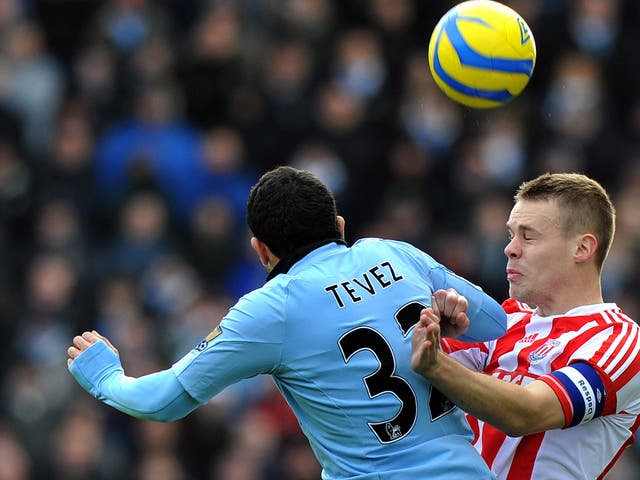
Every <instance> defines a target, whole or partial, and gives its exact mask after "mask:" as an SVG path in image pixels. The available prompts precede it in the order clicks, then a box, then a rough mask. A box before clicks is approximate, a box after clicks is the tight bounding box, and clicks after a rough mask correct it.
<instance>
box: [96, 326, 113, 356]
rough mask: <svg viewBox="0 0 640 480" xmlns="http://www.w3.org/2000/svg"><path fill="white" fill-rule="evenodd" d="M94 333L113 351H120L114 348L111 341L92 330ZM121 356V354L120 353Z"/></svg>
mask: <svg viewBox="0 0 640 480" xmlns="http://www.w3.org/2000/svg"><path fill="white" fill-rule="evenodd" d="M92 333H93V334H94V335H95V336H96V337H98V338H99V339H100V340H102V341H103V342H104V343H106V344H107V346H108V347H109V348H110V349H111V350H113V351H114V352H116V353H118V349H117V348H116V347H114V346H113V344H112V343H111V342H110V341H109V339H108V338H107V337H105V336H103V335H101V334H99V333H98V332H96V331H95V330H92ZM118 354H119V353H118Z"/></svg>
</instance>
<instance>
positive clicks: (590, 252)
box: [573, 233, 598, 263]
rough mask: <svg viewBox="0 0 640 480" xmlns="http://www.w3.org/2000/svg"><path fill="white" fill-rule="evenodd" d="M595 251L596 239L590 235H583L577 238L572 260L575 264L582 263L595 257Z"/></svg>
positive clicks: (596, 247)
mask: <svg viewBox="0 0 640 480" xmlns="http://www.w3.org/2000/svg"><path fill="white" fill-rule="evenodd" d="M597 249H598V239H597V238H596V237H595V235H592V234H591V233H585V234H584V235H580V238H578V242H577V243H576V251H575V254H574V257H573V258H574V259H575V261H576V262H577V263H584V262H586V261H587V260H589V259H590V258H593V257H594V256H595V254H596V251H597Z"/></svg>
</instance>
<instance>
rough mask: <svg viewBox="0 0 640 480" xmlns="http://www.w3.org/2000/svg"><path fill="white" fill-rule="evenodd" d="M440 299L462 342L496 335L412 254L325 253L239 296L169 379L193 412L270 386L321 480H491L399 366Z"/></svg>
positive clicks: (384, 244) (364, 245) (498, 320)
mask: <svg viewBox="0 0 640 480" xmlns="http://www.w3.org/2000/svg"><path fill="white" fill-rule="evenodd" d="M441 288H442V289H447V288H455V289H456V290H457V291H458V292H459V293H461V294H462V295H464V296H465V297H466V298H467V299H468V301H469V310H468V312H467V313H468V316H469V318H470V320H471V325H470V327H469V329H468V331H467V334H466V337H467V339H469V340H474V341H484V340H489V339H493V338H496V337H498V336H500V335H502V334H503V333H504V331H505V325H506V317H505V314H504V312H503V310H502V308H501V307H500V305H499V304H498V303H497V302H495V301H494V300H492V299H491V298H490V297H489V296H487V295H486V294H484V293H482V291H481V290H480V289H479V288H478V287H476V286H474V285H472V284H470V283H469V282H467V281H465V280H463V279H461V278H460V277H458V276H456V275H455V274H453V273H452V272H450V271H449V270H447V269H446V268H445V267H444V266H442V265H441V264H439V263H437V262H436V261H435V260H433V259H432V258H431V257H430V256H428V255H426V254H425V253H423V252H421V251H420V250H418V249H416V248H414V247H412V246H410V245H408V244H406V243H402V242H397V241H390V240H380V239H364V240H360V241H358V242H356V243H355V244H354V245H353V246H352V247H347V246H346V245H342V244H338V243H335V242H332V243H329V244H326V245H323V246H321V247H319V248H317V249H315V250H313V251H311V252H310V253H308V254H307V255H306V256H304V257H303V258H302V259H300V260H299V261H298V262H296V263H295V264H294V265H293V266H292V267H291V268H290V269H289V270H288V271H287V272H285V273H280V274H279V275H276V276H275V277H274V278H272V279H271V280H269V281H268V282H267V283H266V284H265V286H264V287H262V288H260V289H257V290H255V291H253V292H251V293H249V294H247V295H245V296H244V297H242V298H241V299H240V300H239V301H238V303H237V304H236V305H235V306H234V307H233V308H232V309H231V310H230V311H229V313H228V314H227V316H226V317H225V318H224V319H223V320H222V322H221V323H220V327H219V328H218V329H216V330H214V332H212V334H210V335H209V336H208V337H207V339H205V340H203V342H202V343H201V344H200V345H199V346H198V347H197V348H195V349H194V350H193V351H191V352H190V353H189V354H188V355H186V356H185V357H184V358H183V359H182V360H180V361H178V362H177V363H176V364H175V365H174V366H173V367H172V369H171V370H172V371H173V373H174V374H175V376H176V378H177V380H178V382H179V383H180V384H181V385H182V387H183V388H184V389H185V390H186V391H187V392H188V393H189V395H190V396H191V397H193V398H194V399H195V400H196V401H197V402H199V403H204V402H206V401H208V400H209V399H210V398H211V397H213V396H214V395H216V394H217V393H219V392H221V391H222V390H223V389H224V388H225V387H227V386H229V385H231V384H233V383H235V382H237V381H239V380H241V379H244V378H247V377H252V376H255V375H258V374H270V375H272V376H273V378H274V380H275V382H276V383H277V385H278V387H279V389H280V391H281V392H282V394H283V395H284V397H285V398H286V400H287V402H288V403H289V405H290V406H291V408H292V409H293V411H294V412H295V414H296V416H297V418H298V419H299V421H300V424H301V426H302V429H303V430H304V432H305V434H306V435H307V437H308V438H309V441H310V443H311V446H312V448H313V450H314V452H315V454H316V456H317V458H318V459H319V461H320V463H321V464H322V467H323V478H324V479H344V478H348V479H402V480H406V479H414V478H415V479H418V478H420V479H443V480H444V479H446V480H456V479H461V480H463V479H464V480H468V479H474V480H479V479H486V478H493V477H492V475H491V473H490V472H489V469H488V468H487V467H486V465H485V464H484V461H483V460H482V459H481V457H480V456H479V455H478V453H477V452H476V450H475V449H474V447H473V446H472V445H471V443H470V441H471V439H472V433H471V430H470V429H469V426H468V424H467V423H466V420H465V417H464V414H463V412H462V411H460V410H459V409H457V408H456V407H454V406H453V405H452V404H451V403H449V402H448V401H447V400H446V399H445V398H444V397H442V396H441V395H440V394H439V392H437V391H436V390H434V389H432V388H431V386H430V385H429V383H428V382H427V381H426V380H425V379H424V378H423V377H422V376H420V375H418V374H417V373H415V372H414V371H413V370H412V369H411V366H410V359H411V333H412V327H413V326H414V325H415V324H416V323H417V321H418V318H419V312H420V310H421V309H422V308H423V307H425V306H430V303H431V301H430V297H431V293H432V292H434V291H435V290H438V289H441ZM79 358H82V356H80V357H79Z"/></svg>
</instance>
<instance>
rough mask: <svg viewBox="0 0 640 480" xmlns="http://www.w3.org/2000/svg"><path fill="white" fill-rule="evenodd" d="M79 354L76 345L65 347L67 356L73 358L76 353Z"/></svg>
mask: <svg viewBox="0 0 640 480" xmlns="http://www.w3.org/2000/svg"><path fill="white" fill-rule="evenodd" d="M79 354H80V351H79V350H78V349H77V348H76V347H69V348H67V356H68V357H69V358H70V359H72V360H73V359H74V358H76V357H77V356H78V355H79Z"/></svg>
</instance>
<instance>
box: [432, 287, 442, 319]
mask: <svg viewBox="0 0 640 480" xmlns="http://www.w3.org/2000/svg"><path fill="white" fill-rule="evenodd" d="M436 293H437V292H436ZM436 293H434V294H432V295H431V310H432V311H433V313H434V314H435V315H436V316H437V317H438V318H440V306H439V305H438V298H437V296H436Z"/></svg>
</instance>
